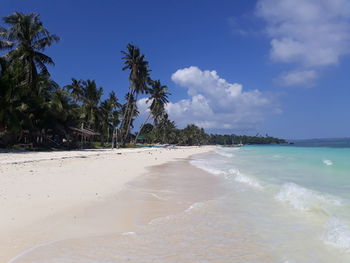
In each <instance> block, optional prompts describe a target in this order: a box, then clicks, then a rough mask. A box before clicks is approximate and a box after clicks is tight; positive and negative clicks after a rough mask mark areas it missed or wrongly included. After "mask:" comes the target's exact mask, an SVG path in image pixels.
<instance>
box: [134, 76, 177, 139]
mask: <svg viewBox="0 0 350 263" xmlns="http://www.w3.org/2000/svg"><path fill="white" fill-rule="evenodd" d="M150 83H151V88H150V89H149V94H150V96H149V98H148V99H147V101H146V102H147V103H149V102H151V105H150V106H149V114H148V116H147V118H146V120H145V121H144V122H143V124H142V125H141V127H140V130H139V132H138V133H137V136H136V138H135V142H137V139H138V137H139V135H140V132H141V130H142V128H143V126H144V125H145V124H146V123H147V122H148V120H149V119H150V117H151V116H153V120H154V124H155V126H156V125H157V124H158V123H159V120H160V119H161V117H162V116H163V115H164V113H165V104H167V103H168V102H169V100H168V96H169V95H170V93H169V92H168V87H167V86H165V85H162V84H161V82H160V80H156V81H151V82H150Z"/></svg>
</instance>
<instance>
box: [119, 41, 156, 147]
mask: <svg viewBox="0 0 350 263" xmlns="http://www.w3.org/2000/svg"><path fill="white" fill-rule="evenodd" d="M126 48H127V51H122V54H123V55H124V56H123V57H122V59H123V60H124V67H123V68H122V69H123V70H130V74H129V82H130V85H129V93H128V99H127V104H126V107H127V108H128V110H125V114H126V113H128V112H129V108H134V107H132V103H131V96H132V95H133V96H134V99H135V100H136V101H137V97H138V94H139V93H142V94H143V93H147V92H148V86H147V84H148V82H149V72H150V70H149V68H148V62H147V61H146V60H145V56H144V55H142V54H141V53H140V49H139V48H138V47H136V46H134V45H132V44H128V45H127V47H126ZM129 116H133V113H132V112H130V115H129ZM130 124H131V117H128V115H124V118H123V121H122V123H121V127H124V129H122V132H123V131H124V132H125V133H124V136H122V140H124V139H126V137H127V136H128V134H129V130H130V126H131V125H130Z"/></svg>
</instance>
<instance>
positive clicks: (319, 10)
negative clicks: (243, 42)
mask: <svg viewBox="0 0 350 263" xmlns="http://www.w3.org/2000/svg"><path fill="white" fill-rule="evenodd" d="M257 15H258V16H260V17H262V18H263V19H264V20H265V21H266V23H267V27H266V32H267V34H268V36H269V37H270V38H271V51H270V56H271V59H272V60H273V61H276V62H283V63H294V64H296V65H297V66H298V71H299V74H297V72H292V73H285V82H284V84H286V85H294V84H297V85H299V84H303V83H306V82H307V81H314V80H315V78H316V75H317V71H318V70H319V69H320V68H321V67H325V66H330V65H335V64H337V63H338V62H339V60H340V58H341V57H342V56H343V55H347V54H349V53H350V2H349V1H348V0H259V1H258V4H257Z"/></svg>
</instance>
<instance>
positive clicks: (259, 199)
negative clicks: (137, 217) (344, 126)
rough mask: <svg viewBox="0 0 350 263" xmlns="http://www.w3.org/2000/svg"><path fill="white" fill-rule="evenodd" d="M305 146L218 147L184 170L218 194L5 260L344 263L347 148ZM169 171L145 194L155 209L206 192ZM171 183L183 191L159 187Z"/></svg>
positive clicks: (348, 228)
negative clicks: (206, 177)
mask: <svg viewBox="0 0 350 263" xmlns="http://www.w3.org/2000/svg"><path fill="white" fill-rule="evenodd" d="M309 146H310V145H308V147H302V146H301V145H298V146H245V147H241V148H228V147H227V148H226V147H218V148H216V149H215V151H213V152H211V153H208V154H202V155H198V156H193V157H192V159H191V160H190V163H191V164H192V165H194V166H196V167H198V168H200V169H202V170H205V171H207V172H209V173H211V174H212V175H214V176H216V177H217V178H220V181H222V185H223V188H224V189H225V190H221V191H222V192H221V194H219V195H217V196H215V197H213V198H212V199H210V200H201V201H199V202H196V203H193V204H191V205H190V206H189V207H188V209H186V210H185V211H183V212H180V213H177V214H173V215H169V216H165V217H161V218H157V219H154V220H152V221H151V222H150V223H149V224H146V225H144V226H141V227H139V228H138V229H136V230H135V232H132V233H124V234H121V235H118V234H114V235H110V236H106V237H99V238H82V239H79V240H75V241H74V240H73V241H69V240H68V241H64V242H57V243H54V244H52V245H47V246H42V247H40V248H38V249H35V250H33V251H32V252H31V253H29V254H28V255H25V256H23V257H20V258H19V259H18V260H15V261H13V262H14V263H34V262H35V263H44V262H45V263H68V262H69V263H82V262H89V263H120V262H135V263H136V262H152V263H153V262H162V263H163V262H165V263H170V262H171V263H173V262H174V263H175V262H188V263H190V262H201V263H202V262H206V263H209V262H216V263H243V262H244V263H348V262H350V191H349V190H350V148H345V147H335V148H333V147H329V146H330V145H329V144H328V147H324V146H322V147H309ZM337 146H339V144H337ZM173 165H174V166H172V167H170V169H171V173H165V174H163V175H161V176H162V177H161V178H162V180H161V181H162V184H161V190H162V191H159V189H158V191H156V190H157V189H153V188H149V189H147V191H148V192H150V193H152V192H154V193H156V194H157V196H158V198H159V202H162V204H163V205H169V206H171V205H174V202H179V200H180V199H181V200H187V199H188V198H187V197H186V196H187V195H188V196H191V195H192V192H198V191H208V189H209V190H210V186H208V185H207V186H206V188H205V189H201V186H200V184H199V183H198V185H196V184H194V181H193V179H194V177H191V174H186V176H184V175H182V176H179V174H178V173H179V172H178V170H177V168H176V167H177V166H176V163H175V164H173ZM179 165H183V164H181V163H180V164H179ZM171 174H172V175H171ZM200 175H201V172H200V171H199V174H196V178H197V179H198V178H199V180H200V178H201V177H200ZM191 178H192V179H191ZM180 179H181V185H182V186H181V189H182V191H179V190H176V189H175V188H173V187H172V188H167V186H166V185H172V183H171V182H174V180H175V181H176V182H178V180H180ZM197 179H196V180H197ZM165 182H169V184H166V183H165ZM190 185H191V187H190ZM213 187H214V186H213ZM186 188H188V191H184V189H186ZM144 190H145V189H143V191H144ZM180 195H182V198H180V199H179V196H180ZM187 201H188V200H187ZM186 204H188V203H186ZM13 262H12V263H13Z"/></svg>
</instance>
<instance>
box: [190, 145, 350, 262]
mask: <svg viewBox="0 0 350 263" xmlns="http://www.w3.org/2000/svg"><path fill="white" fill-rule="evenodd" d="M339 145H340V144H338V143H336V147H324V145H322V147H310V146H308V147H301V146H300V145H298V147H296V146H246V147H243V148H220V149H217V150H216V154H217V155H216V156H212V157H211V158H209V159H208V160H204V159H203V160H197V161H193V164H194V165H196V166H198V167H200V168H202V169H205V170H207V171H209V172H211V173H213V174H217V175H218V176H220V175H224V176H225V177H227V178H228V179H230V180H231V181H235V182H239V183H241V184H242V185H245V186H246V191H248V192H250V194H251V195H249V197H247V196H246V197H243V198H245V200H242V199H241V200H240V201H241V202H242V203H244V204H245V205H246V207H248V210H249V207H250V208H251V209H254V210H255V211H259V210H260V209H261V207H264V209H265V211H260V213H261V214H260V215H259V216H261V217H267V220H268V221H269V222H270V224H273V225H274V226H275V227H276V229H278V228H279V229H280V230H279V231H280V233H278V232H275V231H272V229H270V230H269V231H268V232H269V234H268V235H269V236H270V238H271V240H270V241H267V242H273V241H277V240H279V241H277V243H278V244H279V245H280V246H284V247H288V250H289V252H287V251H285V254H284V255H285V256H286V258H288V260H287V261H286V262H350V254H349V253H350V148H344V147H339ZM249 188H250V189H249ZM254 190H255V193H254ZM257 196H259V198H261V200H264V204H260V205H257V206H256V207H254V208H253V206H252V204H253V203H255V202H257V200H256V198H255V197H257ZM241 198H242V197H241ZM255 205H256V204H255ZM286 209H287V210H289V211H288V212H287V210H286ZM266 211H268V212H267V213H266ZM282 211H284V212H282ZM275 213H277V214H278V213H285V214H286V213H289V217H288V218H283V217H282V218H283V219H282V220H280V219H281V218H279V219H277V218H276V217H275V216H274V214H275ZM297 218H298V220H299V221H298V220H297ZM293 221H295V222H296V221H298V222H299V223H296V224H295V225H298V224H299V226H303V228H304V229H303V231H304V233H308V234H307V235H304V233H299V234H297V235H295V232H294V231H295V229H294V228H293V223H292V222H293ZM291 223H292V224H291ZM290 224H291V225H290ZM252 225H254V226H255V227H257V228H258V229H260V230H262V229H264V228H265V227H264V226H263V225H261V224H260V222H258V221H256V222H253V223H252ZM290 229H293V231H290ZM281 233H284V234H285V235H288V236H293V235H294V239H295V240H294V243H289V241H286V240H284V241H282V240H281V239H279V238H278V236H279V235H280V234H281ZM298 243H299V244H298ZM308 246H310V247H309V248H308V249H306V250H305V247H308ZM312 247H314V248H313V249H311V248H312ZM319 249H321V250H320V251H318V250H319ZM297 251H298V252H297ZM297 253H299V254H298V255H297ZM318 257H320V258H318ZM335 258H337V259H336V260H335ZM293 259H294V261H293Z"/></svg>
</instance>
